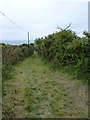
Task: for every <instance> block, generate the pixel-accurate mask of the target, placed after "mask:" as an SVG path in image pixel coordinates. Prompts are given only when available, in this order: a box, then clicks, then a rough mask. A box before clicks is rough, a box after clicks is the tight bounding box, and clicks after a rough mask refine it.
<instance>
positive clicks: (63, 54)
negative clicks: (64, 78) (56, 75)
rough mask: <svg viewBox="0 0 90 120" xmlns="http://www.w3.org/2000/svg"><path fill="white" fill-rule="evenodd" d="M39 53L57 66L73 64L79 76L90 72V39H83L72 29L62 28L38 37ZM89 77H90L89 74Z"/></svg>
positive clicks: (37, 47)
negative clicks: (56, 31)
mask: <svg viewBox="0 0 90 120" xmlns="http://www.w3.org/2000/svg"><path fill="white" fill-rule="evenodd" d="M35 44H36V49H37V51H38V53H39V54H40V55H41V56H42V57H43V58H45V59H47V60H48V61H49V62H51V63H53V64H56V65H57V66H68V67H70V66H73V68H74V69H75V71H76V73H77V76H78V74H79V73H82V75H83V74H84V75H86V74H88V75H89V74H90V39H89V38H86V39H81V38H80V37H78V36H77V35H76V33H75V32H72V31H71V30H70V29H68V30H66V29H62V30H61V31H59V32H58V33H54V34H52V35H49V36H47V37H45V39H43V38H41V39H40V38H39V39H36V41H35ZM88 75H87V77H88V78H89V76H88Z"/></svg>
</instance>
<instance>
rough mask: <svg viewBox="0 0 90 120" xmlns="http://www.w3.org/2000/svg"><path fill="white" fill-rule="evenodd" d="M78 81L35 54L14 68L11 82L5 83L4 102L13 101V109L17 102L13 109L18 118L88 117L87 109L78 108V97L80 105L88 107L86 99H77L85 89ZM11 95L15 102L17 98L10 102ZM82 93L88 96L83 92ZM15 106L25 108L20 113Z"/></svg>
mask: <svg viewBox="0 0 90 120" xmlns="http://www.w3.org/2000/svg"><path fill="white" fill-rule="evenodd" d="M79 81H80V80H75V79H73V77H72V76H70V75H69V74H67V73H65V71H64V72H62V71H61V70H59V69H58V68H57V67H56V66H54V65H52V64H49V63H47V62H46V61H44V60H42V59H41V58H40V57H39V56H38V55H37V54H35V55H33V56H32V57H30V58H27V59H26V60H24V61H21V62H19V63H18V64H17V65H15V66H14V70H13V71H12V79H10V80H8V81H5V83H6V84H5V87H6V92H7V91H8V92H7V94H6V97H4V101H7V102H8V101H10V102H9V103H8V104H9V105H10V104H11V106H13V103H15V105H14V106H13V109H14V111H17V112H16V113H15V114H17V115H16V116H17V117H18V118H19V112H20V113H21V112H22V113H23V112H24V113H26V114H24V115H22V117H24V118H63V117H64V118H67V117H73V118H77V117H87V114H88V113H87V108H86V107H83V108H78V100H77V99H75V98H78V97H79V99H80V101H79V102H80V103H82V104H85V103H84V101H83V99H82V100H81V97H80V96H78V95H77V96H74V94H75V93H76V92H77V91H78V89H81V87H82V86H84V85H82V83H81V82H80V83H79ZM73 89H74V91H73ZM15 90H17V92H18V93H17V94H15V93H14V92H15ZM12 92H13V97H14V98H15V100H14V101H13V99H14V98H13V99H11V98H12ZM78 93H79V91H78ZM80 94H81V93H80ZM82 94H83V96H84V97H86V96H85V95H86V94H85V93H84V92H83V93H82ZM12 101H13V102H12ZM21 101H24V102H21ZM7 102H5V103H4V104H7ZM15 106H22V107H23V109H22V110H21V111H19V109H16V108H15ZM6 109H7V108H6ZM82 109H83V110H82ZM7 110H8V109H7ZM7 110H6V112H7V113H8V114H9V112H10V111H7Z"/></svg>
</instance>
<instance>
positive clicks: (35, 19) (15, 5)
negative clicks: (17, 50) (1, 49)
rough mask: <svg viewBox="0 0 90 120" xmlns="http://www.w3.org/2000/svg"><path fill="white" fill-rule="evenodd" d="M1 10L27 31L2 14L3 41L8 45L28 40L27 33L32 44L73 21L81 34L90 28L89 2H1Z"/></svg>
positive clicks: (66, 0)
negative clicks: (89, 25)
mask: <svg viewBox="0 0 90 120" xmlns="http://www.w3.org/2000/svg"><path fill="white" fill-rule="evenodd" d="M0 11H1V12H3V13H4V14H5V15H6V16H8V17H9V18H10V19H11V20H13V21H14V22H15V23H16V24H17V25H19V26H21V27H22V28H23V29H24V30H25V31H22V30H20V29H18V28H17V27H16V26H15V25H14V24H12V23H11V22H10V21H9V20H7V19H6V18H5V17H4V16H2V15H1V14H0V33H1V34H0V41H1V40H2V41H3V42H6V43H11V41H12V43H15V44H17V43H22V41H26V40H27V31H29V32H30V40H31V42H33V41H34V40H35V39H36V38H38V37H43V36H45V35H48V34H51V33H53V32H55V31H57V26H59V27H62V28H65V27H66V26H67V25H68V24H69V23H70V22H71V23H72V25H71V28H72V30H73V31H76V33H77V34H78V35H80V34H81V32H83V31H84V30H87V28H88V0H0ZM26 42H27V41H26Z"/></svg>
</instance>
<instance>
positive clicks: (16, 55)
mask: <svg viewBox="0 0 90 120" xmlns="http://www.w3.org/2000/svg"><path fill="white" fill-rule="evenodd" d="M33 53H34V47H33V46H32V45H25V44H23V45H20V46H16V45H5V44H4V45H3V47H2V78H3V81H4V80H6V79H9V78H11V73H12V68H13V65H15V64H16V63H18V62H19V61H21V60H23V59H24V58H26V57H29V56H31V55H32V54H33Z"/></svg>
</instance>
